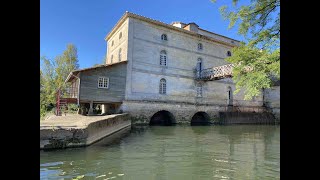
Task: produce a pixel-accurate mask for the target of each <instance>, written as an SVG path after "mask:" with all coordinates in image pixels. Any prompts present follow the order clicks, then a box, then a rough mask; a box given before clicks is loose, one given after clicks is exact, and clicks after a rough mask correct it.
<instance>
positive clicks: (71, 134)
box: [40, 114, 131, 149]
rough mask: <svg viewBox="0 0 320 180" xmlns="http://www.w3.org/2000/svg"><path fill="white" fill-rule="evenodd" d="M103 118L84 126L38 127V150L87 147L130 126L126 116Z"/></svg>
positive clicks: (118, 115)
mask: <svg viewBox="0 0 320 180" xmlns="http://www.w3.org/2000/svg"><path fill="white" fill-rule="evenodd" d="M104 117H105V118H103V117H102V119H101V120H98V121H93V122H91V123H89V124H88V125H85V126H77V125H74V126H66V127H64V126H58V125H55V126H52V127H41V126H40V149H58V148H67V147H82V146H88V145H91V144H92V143H94V142H96V141H99V140H101V139H103V138H105V137H106V136H110V135H111V134H113V133H116V132H118V131H120V130H123V129H125V128H127V127H130V126H131V121H130V119H129V115H128V114H116V115H109V116H104Z"/></svg>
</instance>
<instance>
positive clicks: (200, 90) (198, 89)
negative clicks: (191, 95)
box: [197, 84, 202, 97]
mask: <svg viewBox="0 0 320 180" xmlns="http://www.w3.org/2000/svg"><path fill="white" fill-rule="evenodd" d="M197 97H202V85H201V84H198V85H197Z"/></svg>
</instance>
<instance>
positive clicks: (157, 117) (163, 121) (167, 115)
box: [149, 110, 176, 126]
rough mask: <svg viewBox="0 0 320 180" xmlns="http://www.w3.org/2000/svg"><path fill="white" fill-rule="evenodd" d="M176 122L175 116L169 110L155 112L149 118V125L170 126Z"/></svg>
mask: <svg viewBox="0 0 320 180" xmlns="http://www.w3.org/2000/svg"><path fill="white" fill-rule="evenodd" d="M175 124H176V120H175V117H174V116H173V114H172V113H171V112H169V111H165V110H161V111H158V112H156V113H155V114H154V115H153V116H152V117H151V119H150V122H149V125H151V126H153V125H160V126H172V125H175Z"/></svg>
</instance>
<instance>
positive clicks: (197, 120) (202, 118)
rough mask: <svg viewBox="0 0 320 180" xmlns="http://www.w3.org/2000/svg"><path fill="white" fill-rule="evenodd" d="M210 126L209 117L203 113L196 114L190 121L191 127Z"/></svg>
mask: <svg viewBox="0 0 320 180" xmlns="http://www.w3.org/2000/svg"><path fill="white" fill-rule="evenodd" d="M210 124H211V123H210V116H209V115H208V114H207V113H205V112H197V113H196V114H194V115H193V117H192V119H191V126H208V125H210Z"/></svg>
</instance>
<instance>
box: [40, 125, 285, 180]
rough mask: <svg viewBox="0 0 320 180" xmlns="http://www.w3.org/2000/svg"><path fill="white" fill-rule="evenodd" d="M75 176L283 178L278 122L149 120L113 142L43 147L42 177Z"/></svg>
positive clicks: (137, 179)
mask: <svg viewBox="0 0 320 180" xmlns="http://www.w3.org/2000/svg"><path fill="white" fill-rule="evenodd" d="M102 142H103V141H102ZM77 176H78V177H79V178H80V177H83V178H82V179H102V180H103V179H114V180H116V179H128V180H129V179H130V180H131V179H132V180H144V179H145V180H153V179H154V180H162V179H166V180H167V179H170V180H171V179H174V180H180V179H181V180H188V179H195V180H197V179H280V126H271V125H237V126H148V127H145V128H134V129H132V130H131V132H130V133H129V134H128V135H127V136H126V137H122V138H121V139H118V140H116V142H114V143H112V144H111V145H105V144H103V143H97V144H94V145H91V146H89V147H85V148H74V149H73V148H70V149H62V150H54V151H40V177H41V179H72V178H76V177H77Z"/></svg>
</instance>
